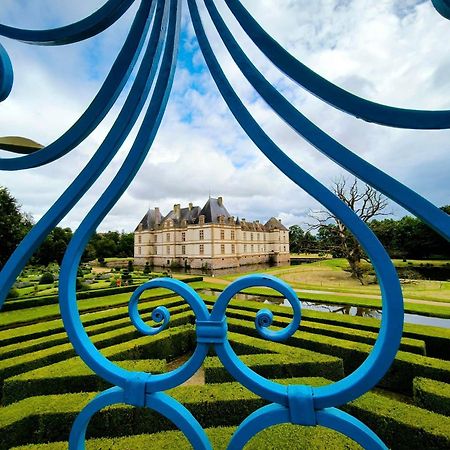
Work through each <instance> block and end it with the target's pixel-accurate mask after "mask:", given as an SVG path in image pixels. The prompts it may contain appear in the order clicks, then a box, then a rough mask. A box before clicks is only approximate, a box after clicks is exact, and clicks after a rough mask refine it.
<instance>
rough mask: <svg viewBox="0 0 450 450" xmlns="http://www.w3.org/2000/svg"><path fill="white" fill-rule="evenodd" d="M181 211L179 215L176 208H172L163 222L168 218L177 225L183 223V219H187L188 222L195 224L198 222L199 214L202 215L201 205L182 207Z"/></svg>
mask: <svg viewBox="0 0 450 450" xmlns="http://www.w3.org/2000/svg"><path fill="white" fill-rule="evenodd" d="M179 211H180V213H179V215H178V216H177V214H176V212H175V210H173V209H172V211H170V213H169V214H167V216H166V217H164V219H163V221H162V222H161V223H164V222H166V221H167V220H172V221H173V222H174V224H175V225H181V223H182V222H183V220H186V221H187V223H188V224H194V223H197V222H198V216H199V215H200V206H193V207H192V208H191V209H189V208H180V210H179Z"/></svg>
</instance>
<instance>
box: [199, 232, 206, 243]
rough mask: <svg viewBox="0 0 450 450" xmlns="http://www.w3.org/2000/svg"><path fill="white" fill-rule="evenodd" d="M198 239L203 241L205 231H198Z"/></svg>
mask: <svg viewBox="0 0 450 450" xmlns="http://www.w3.org/2000/svg"><path fill="white" fill-rule="evenodd" d="M199 238H200V240H201V241H203V239H205V231H204V230H200V233H199Z"/></svg>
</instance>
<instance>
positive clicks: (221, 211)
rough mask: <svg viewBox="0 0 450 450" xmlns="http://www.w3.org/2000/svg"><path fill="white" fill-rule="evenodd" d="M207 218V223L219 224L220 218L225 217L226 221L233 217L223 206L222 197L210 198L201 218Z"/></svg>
mask: <svg viewBox="0 0 450 450" xmlns="http://www.w3.org/2000/svg"><path fill="white" fill-rule="evenodd" d="M201 215H203V216H205V223H219V217H220V216H224V217H225V220H227V219H228V218H229V217H231V214H230V213H229V212H228V211H227V209H226V208H225V206H224V205H223V200H222V197H219V198H211V197H210V198H209V199H208V201H207V202H206V204H205V206H204V207H203V208H202V210H201V211H200V216H201Z"/></svg>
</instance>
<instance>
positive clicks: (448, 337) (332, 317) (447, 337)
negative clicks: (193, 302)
mask: <svg viewBox="0 0 450 450" xmlns="http://www.w3.org/2000/svg"><path fill="white" fill-rule="evenodd" d="M202 297H203V298H204V299H205V301H206V303H207V304H208V305H210V306H212V305H213V304H214V303H215V298H214V297H210V296H202ZM230 307H232V308H234V309H240V310H246V311H259V310H260V309H261V308H262V305H261V303H259V302H256V301H252V300H245V301H243V300H232V301H231V302H230V306H229V308H230ZM264 308H269V309H271V310H272V311H273V312H274V315H275V316H276V317H292V309H291V308H289V307H286V306H278V305H269V304H265V305H264ZM305 319H306V320H307V321H309V322H319V323H325V324H330V325H337V326H345V327H348V328H353V329H359V330H366V331H371V332H374V333H378V331H379V328H380V320H378V319H374V318H370V317H357V316H349V315H345V314H336V313H326V312H320V311H313V310H308V309H303V310H302V320H305ZM300 326H302V325H300ZM403 337H407V338H411V339H418V340H423V341H425V346H426V351H427V355H428V356H431V357H434V358H441V359H446V360H448V359H450V352H448V350H447V349H448V348H450V329H447V328H440V327H433V326H429V325H416V324H409V323H405V324H404V326H403Z"/></svg>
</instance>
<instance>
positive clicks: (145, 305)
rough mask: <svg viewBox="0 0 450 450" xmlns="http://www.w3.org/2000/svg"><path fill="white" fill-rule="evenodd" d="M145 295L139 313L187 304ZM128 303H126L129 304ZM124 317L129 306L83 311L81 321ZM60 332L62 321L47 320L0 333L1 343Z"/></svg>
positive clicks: (93, 322)
mask: <svg viewBox="0 0 450 450" xmlns="http://www.w3.org/2000/svg"><path fill="white" fill-rule="evenodd" d="M150 292H151V291H150ZM145 294H146V293H145ZM145 294H144V295H143V298H142V302H140V303H139V311H142V312H147V311H151V310H152V308H155V307H156V306H167V307H168V308H169V307H174V306H178V305H182V304H186V302H185V301H184V300H183V299H182V298H181V297H172V296H168V297H166V296H163V297H160V296H156V297H154V296H152V295H147V296H145ZM128 301H129V299H128ZM128 301H127V302H126V303H128ZM123 317H129V313H128V306H120V305H111V307H110V308H108V306H105V308H102V309H100V310H98V311H94V312H91V311H89V310H88V311H81V320H82V322H83V324H84V325H85V326H88V325H95V324H99V323H103V322H106V321H109V320H115V319H120V318H123ZM60 332H65V329H64V325H63V323H62V320H60V319H56V320H55V319H53V320H45V321H42V322H39V323H33V324H32V325H22V326H18V327H16V328H12V329H7V330H3V331H0V342H2V343H3V345H5V346H6V345H11V344H14V343H18V342H25V341H28V340H32V339H37V338H40V337H43V336H49V335H51V334H54V333H60Z"/></svg>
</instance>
